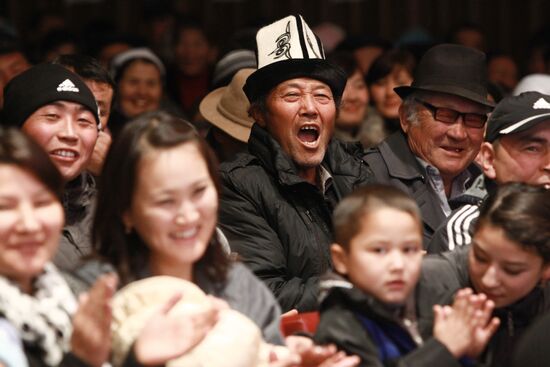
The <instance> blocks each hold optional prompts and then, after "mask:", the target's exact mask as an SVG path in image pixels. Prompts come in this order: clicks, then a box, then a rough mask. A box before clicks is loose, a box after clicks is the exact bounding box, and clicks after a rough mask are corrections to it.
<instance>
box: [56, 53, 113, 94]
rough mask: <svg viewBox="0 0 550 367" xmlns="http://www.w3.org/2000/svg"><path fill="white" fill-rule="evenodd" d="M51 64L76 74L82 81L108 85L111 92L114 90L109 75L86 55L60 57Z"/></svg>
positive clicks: (93, 59) (94, 60)
mask: <svg viewBox="0 0 550 367" xmlns="http://www.w3.org/2000/svg"><path fill="white" fill-rule="evenodd" d="M52 63H53V64H59V65H62V66H64V67H66V68H68V69H72V71H73V72H74V73H76V74H78V75H79V76H80V77H81V78H82V79H85V80H92V81H94V82H98V83H105V84H108V85H109V86H110V87H111V88H112V89H113V91H114V90H115V82H114V80H113V78H112V77H111V74H109V72H108V71H107V70H106V69H105V68H104V67H103V66H102V65H101V64H100V63H99V61H98V60H96V59H95V58H93V57H91V56H88V55H79V54H72V55H60V56H58V57H57V58H56V59H55V60H54V61H53V62H52Z"/></svg>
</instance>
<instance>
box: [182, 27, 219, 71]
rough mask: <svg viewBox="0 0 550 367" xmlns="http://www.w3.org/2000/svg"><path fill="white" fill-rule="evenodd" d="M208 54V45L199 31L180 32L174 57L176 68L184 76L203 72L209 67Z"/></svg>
mask: <svg viewBox="0 0 550 367" xmlns="http://www.w3.org/2000/svg"><path fill="white" fill-rule="evenodd" d="M210 54H211V50H210V43H209V42H208V40H207V39H206V36H205V35H204V34H203V33H202V32H201V31H200V30H199V29H192V28H190V29H183V30H181V32H180V37H179V41H178V43H177V44H176V49H175V56H176V60H177V63H178V67H179V68H180V70H181V71H182V72H183V73H184V74H185V75H187V76H194V75H198V74H200V73H202V72H204V71H205V70H206V69H207V68H208V66H209V65H210Z"/></svg>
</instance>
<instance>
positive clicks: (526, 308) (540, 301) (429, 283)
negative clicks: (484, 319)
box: [416, 246, 550, 367]
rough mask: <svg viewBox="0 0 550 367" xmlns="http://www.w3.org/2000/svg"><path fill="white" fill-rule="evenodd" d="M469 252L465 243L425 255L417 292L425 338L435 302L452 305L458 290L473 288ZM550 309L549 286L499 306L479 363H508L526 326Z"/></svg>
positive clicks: (420, 328)
mask: <svg viewBox="0 0 550 367" xmlns="http://www.w3.org/2000/svg"><path fill="white" fill-rule="evenodd" d="M468 251H469V246H465V247H461V248H458V249H457V250H455V251H452V252H446V253H443V254H440V255H431V256H428V257H426V258H424V260H423V262H422V273H421V276H420V281H419V283H418V286H417V292H416V294H417V296H416V299H417V311H418V327H419V330H420V333H421V334H422V336H423V337H424V338H425V337H429V336H430V335H431V334H432V330H433V312H432V307H433V305H434V304H441V305H448V304H451V303H452V301H453V297H454V294H455V293H456V292H457V290H459V289H461V288H465V287H470V288H471V287H472V285H471V282H470V277H469V274H468ZM549 310H550V286H548V285H546V286H545V287H541V286H537V287H535V288H534V289H533V290H532V291H531V292H530V293H529V294H528V295H527V296H526V297H524V298H523V299H521V300H519V301H518V302H516V303H514V304H512V305H510V306H507V307H503V308H499V309H496V310H495V311H494V312H493V315H494V316H496V317H498V318H499V319H500V326H499V328H498V329H497V331H496V332H495V335H493V337H492V338H491V340H490V341H489V344H488V346H487V348H486V350H485V352H484V353H483V354H482V355H481V356H480V358H479V361H478V362H479V363H478V365H483V366H491V367H497V366H498V367H501V366H507V365H508V364H509V363H510V360H511V356H512V354H513V351H514V347H515V346H516V344H517V342H518V340H519V338H520V336H521V335H522V334H523V332H524V331H525V329H526V328H527V327H528V326H529V325H530V324H531V323H532V322H533V320H535V319H536V318H537V317H539V316H541V315H542V314H544V313H547V312H548V311H549ZM549 365H550V362H549Z"/></svg>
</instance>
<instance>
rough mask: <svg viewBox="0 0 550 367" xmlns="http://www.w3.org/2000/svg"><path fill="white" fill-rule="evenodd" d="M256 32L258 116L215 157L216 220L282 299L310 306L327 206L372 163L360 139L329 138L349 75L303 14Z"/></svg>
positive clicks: (323, 247)
mask: <svg viewBox="0 0 550 367" xmlns="http://www.w3.org/2000/svg"><path fill="white" fill-rule="evenodd" d="M256 39H257V42H258V65H259V68H258V70H257V71H255V72H254V73H253V74H252V75H250V77H249V78H248V79H247V81H246V84H245V86H244V88H243V89H244V91H245V93H246V95H247V97H248V99H249V100H250V102H251V106H250V110H249V112H250V114H251V116H252V117H253V118H254V120H255V121H256V123H255V124H254V125H253V127H252V132H251V135H250V139H249V141H248V152H247V153H244V154H241V155H238V156H237V157H236V159H234V160H233V161H231V162H228V163H226V164H223V165H222V167H221V174H222V181H223V182H222V184H223V188H222V197H221V205H220V223H221V227H222V229H223V231H224V233H225V234H226V235H227V237H228V239H229V243H230V245H231V249H232V250H233V251H235V252H237V253H238V254H239V255H240V256H241V257H242V259H243V260H244V261H245V263H246V264H247V265H248V266H249V267H250V268H251V269H252V270H253V271H254V273H255V274H256V275H257V276H258V277H260V278H261V279H262V280H264V281H265V283H266V284H267V285H268V287H269V288H270V289H271V290H272V291H273V293H274V294H275V296H276V297H277V299H278V301H279V303H280V304H281V307H282V309H283V310H284V311H287V310H290V309H293V308H296V309H298V310H300V311H307V310H312V309H315V308H317V293H318V286H317V283H318V277H319V276H320V275H321V274H323V273H324V272H325V271H327V270H328V269H330V268H331V259H330V252H329V245H330V243H331V241H332V227H331V213H332V210H333V207H334V205H335V204H336V203H337V202H338V201H339V200H340V199H341V198H342V197H343V196H344V195H346V194H348V193H349V192H351V191H352V190H353V189H354V188H355V187H357V186H359V185H362V184H364V183H367V182H368V181H369V180H370V177H371V173H370V170H369V169H368V168H367V167H366V165H365V164H364V162H362V161H361V150H360V147H359V146H355V145H354V146H353V147H352V146H349V147H348V146H344V145H342V144H340V143H338V142H336V141H331V138H332V134H333V130H334V121H335V117H336V113H337V105H338V102H339V100H340V98H341V96H342V91H343V89H344V86H345V83H346V76H345V74H344V73H343V71H342V70H340V69H339V68H337V67H335V66H333V65H332V64H330V63H328V62H327V61H326V60H325V59H324V53H323V48H322V45H321V43H320V42H319V41H318V39H317V37H316V36H315V35H314V34H313V32H312V31H311V30H310V29H309V27H308V26H307V24H306V23H305V22H304V20H303V19H302V17H301V16H289V17H287V18H284V19H282V20H279V21H277V22H275V23H273V24H271V25H269V26H267V27H264V28H262V29H260V31H259V32H258V35H257V37H256Z"/></svg>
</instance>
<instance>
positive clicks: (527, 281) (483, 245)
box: [468, 224, 550, 307]
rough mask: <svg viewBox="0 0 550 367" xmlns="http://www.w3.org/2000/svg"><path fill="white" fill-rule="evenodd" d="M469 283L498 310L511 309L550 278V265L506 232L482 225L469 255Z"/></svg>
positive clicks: (475, 236)
mask: <svg viewBox="0 0 550 367" xmlns="http://www.w3.org/2000/svg"><path fill="white" fill-rule="evenodd" d="M468 263H469V273H470V280H471V282H472V285H473V286H474V288H475V290H476V291H477V292H480V293H485V294H486V295H487V297H488V298H489V299H491V300H493V301H494V302H495V306H496V307H504V306H508V305H510V304H512V303H514V302H516V301H518V300H520V299H522V298H523V297H525V296H526V295H527V294H529V293H530V292H531V291H532V290H533V288H535V287H536V286H537V285H538V284H539V282H540V281H541V280H545V279H548V278H549V277H550V266H548V265H546V266H545V265H544V264H543V261H542V258H541V257H540V256H539V255H538V254H537V253H535V252H534V251H529V250H526V249H525V248H523V247H521V245H520V244H519V243H517V242H514V241H512V240H510V239H509V238H508V237H506V235H505V233H504V231H503V230H502V229H501V228H499V227H495V226H492V225H488V224H487V225H483V226H481V228H480V229H479V230H478V231H477V232H476V233H475V235H474V239H473V241H472V246H471V248H470V254H469V259H468Z"/></svg>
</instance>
